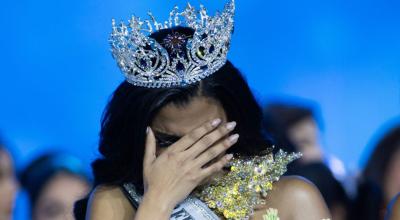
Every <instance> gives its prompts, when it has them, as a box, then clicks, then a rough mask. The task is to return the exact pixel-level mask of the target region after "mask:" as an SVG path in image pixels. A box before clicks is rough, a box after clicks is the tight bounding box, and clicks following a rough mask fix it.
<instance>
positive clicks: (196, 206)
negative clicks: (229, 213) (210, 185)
mask: <svg viewBox="0 0 400 220" xmlns="http://www.w3.org/2000/svg"><path fill="white" fill-rule="evenodd" d="M122 189H123V190H122V191H123V192H124V193H125V195H126V196H127V197H128V199H129V201H130V203H131V204H132V205H133V206H134V207H135V208H136V209H137V208H138V207H139V204H140V202H141V201H142V196H141V195H139V194H138V193H137V192H136V188H135V186H134V185H133V184H132V183H124V184H123V185H122ZM219 219H220V218H219V217H218V216H217V215H216V214H215V213H214V212H213V211H212V210H211V209H210V208H208V206H207V205H206V204H205V203H203V202H202V201H201V200H199V199H198V198H196V197H194V196H189V197H187V198H186V199H185V200H183V201H182V202H181V203H180V204H178V205H177V206H176V207H175V208H174V210H173V211H172V214H171V217H170V220H219Z"/></svg>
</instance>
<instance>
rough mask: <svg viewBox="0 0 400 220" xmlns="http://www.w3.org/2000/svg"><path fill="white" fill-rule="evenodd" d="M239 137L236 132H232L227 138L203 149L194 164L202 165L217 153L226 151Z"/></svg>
mask: <svg viewBox="0 0 400 220" xmlns="http://www.w3.org/2000/svg"><path fill="white" fill-rule="evenodd" d="M238 138H239V135H238V134H234V135H231V136H229V137H228V138H226V139H224V140H223V141H220V142H219V143H218V144H216V145H215V146H213V147H211V148H209V149H208V150H206V151H204V152H203V153H202V154H200V156H198V157H197V158H196V159H195V160H194V165H195V166H200V167H202V166H204V165H205V164H206V163H208V162H210V161H211V160H212V159H214V158H216V157H217V156H218V155H220V154H221V153H223V152H224V151H226V150H227V149H228V148H230V147H231V146H233V145H234V144H235V143H236V142H237V140H238Z"/></svg>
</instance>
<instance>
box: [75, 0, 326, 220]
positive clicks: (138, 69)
mask: <svg viewBox="0 0 400 220" xmlns="http://www.w3.org/2000/svg"><path fill="white" fill-rule="evenodd" d="M233 10H234V2H233V1H232V2H230V3H228V4H227V6H226V7H225V9H224V11H223V12H222V13H220V14H217V15H216V16H214V17H210V16H208V15H207V13H206V12H205V9H204V8H202V9H201V10H200V12H199V14H200V16H201V17H200V18H197V14H196V12H195V9H193V8H192V7H191V6H190V5H188V7H187V8H186V9H185V10H184V11H183V12H178V11H177V9H176V8H175V9H174V10H173V11H172V12H171V13H170V19H169V21H168V22H165V23H158V22H157V21H155V19H152V20H153V21H152V22H153V24H154V25H153V26H152V25H150V23H151V22H150V21H144V22H142V21H140V20H138V19H137V18H135V17H134V18H132V20H131V21H130V28H131V29H130V31H128V28H127V27H126V26H124V25H123V24H122V25H121V26H120V27H116V26H113V33H112V35H111V39H110V42H111V45H112V51H113V55H114V57H115V58H116V60H117V62H118V64H119V66H120V67H121V69H122V71H123V72H124V74H125V77H126V81H125V82H123V83H121V84H120V86H119V87H118V88H117V89H116V91H115V92H114V94H113V96H112V98H111V100H110V102H109V103H108V106H107V108H106V111H105V114H104V116H103V120H102V126H101V132H100V143H99V151H100V153H101V155H102V157H101V158H100V159H98V160H96V161H95V162H94V163H93V164H92V166H93V172H94V176H95V188H94V190H93V192H92V193H91V194H90V199H89V202H88V210H87V213H86V219H116V220H118V219H137V220H141V219H218V218H222V219H224V218H229V219H241V218H242V217H238V216H250V215H252V216H253V219H262V218H263V215H264V214H265V213H266V209H267V208H274V209H278V211H279V216H280V218H281V219H322V218H326V217H329V213H328V211H327V208H326V206H325V204H324V203H323V201H322V199H321V196H320V194H319V193H318V191H316V190H315V188H314V187H313V186H312V185H310V184H309V183H308V182H306V181H304V180H301V179H297V178H293V177H288V178H282V179H281V180H280V181H278V182H275V183H274V185H273V188H274V189H273V190H272V191H271V190H269V191H268V193H266V192H265V194H264V195H263V196H264V197H263V202H262V203H263V205H261V202H260V203H257V204H258V206H253V205H254V204H255V203H254V204H251V205H249V206H246V205H248V204H245V205H243V204H244V203H246V202H247V203H249V204H250V203H251V202H252V201H253V200H251V201H250V200H246V199H241V200H240V199H238V197H240V196H244V197H246V196H248V195H247V194H246V195H245V194H244V193H241V192H242V191H241V190H244V191H246V190H248V188H242V187H239V188H238V190H239V191H238V192H236V194H235V195H236V198H233V197H231V196H230V195H231V194H229V195H228V194H224V193H228V191H226V190H227V189H226V186H229V185H230V184H233V185H234V187H237V186H238V185H240V184H243V182H240V181H238V182H235V181H227V177H229V178H232V179H235V178H236V177H238V175H233V176H232V175H230V174H231V173H235V172H236V171H237V170H239V171H240V170H242V171H243V167H246V163H241V162H243V161H244V159H243V160H235V159H233V158H232V157H233V154H235V157H236V156H243V157H245V156H248V157H247V160H251V159H249V158H256V157H255V156H256V155H259V154H261V153H262V152H265V150H267V148H268V147H270V144H269V142H268V141H267V140H266V139H265V138H264V136H263V135H262V132H261V131H262V129H261V119H262V112H261V109H260V107H259V106H258V105H257V103H256V101H255V99H254V97H253V95H252V93H251V91H250V89H249V87H248V85H247V83H246V82H245V80H244V79H243V77H242V75H241V74H240V72H239V70H238V69H236V68H235V67H234V66H233V64H232V63H231V62H229V61H227V60H226V53H227V51H228V48H229V43H230V35H231V33H232V30H233ZM181 16H182V17H184V18H185V20H180V17H181ZM173 23H174V24H173ZM183 23H185V24H186V26H183ZM153 29H156V32H154V33H152V34H151V35H150V37H149V36H146V35H144V34H143V31H149V32H152V30H153ZM239 136H240V137H239ZM286 156H287V155H285V154H281V155H280V156H278V158H279V160H277V162H276V163H273V162H272V161H273V160H272V159H271V160H268V161H269V162H271V163H273V164H274V165H273V166H274V169H272V170H273V171H276V172H277V173H280V172H281V171H282V170H284V167H283V165H286V162H287V161H290V160H291V159H292V158H293V156H292V157H289V156H287V157H286ZM257 158H258V157H257ZM230 162H232V163H233V164H234V165H232V164H229V163H230ZM234 162H236V163H234ZM252 163H253V162H249V164H252ZM235 164H236V165H235ZM228 165H229V166H230V171H227V170H226V169H224V167H226V166H228ZM241 165H243V166H241ZM234 168H235V169H234ZM247 168H249V166H247ZM250 168H251V167H250ZM253 168H254V167H253ZM263 168H265V167H263ZM252 170H253V169H252ZM246 172H247V171H246ZM260 172H263V169H261V170H260ZM246 174H248V172H247V173H246ZM246 177H247V176H246V175H245V176H243V180H244V179H246ZM263 177H264V176H263ZM277 178H279V177H276V176H275V178H274V180H276V179H277ZM221 180H222V182H224V181H225V182H224V184H221V185H219V187H221V188H218V187H215V186H218V183H221ZM272 182H274V181H270V180H268V181H266V182H265V183H268V184H267V186H264V187H270V185H269V183H271V184H272ZM246 183H247V182H246ZM235 184H237V185H235ZM249 184H253V183H252V182H250V183H249ZM248 187H249V188H251V189H253V187H251V186H250V185H249V186H248ZM201 188H202V189H203V190H201ZM218 189H221V190H218ZM254 189H256V190H257V189H260V190H261V188H257V187H255V188H254ZM232 190H235V188H232ZM195 191H200V193H199V194H198V195H199V197H201V198H202V201H200V200H199V199H198V198H197V197H196V196H193V195H194V194H195ZM246 192H247V191H246ZM260 192H261V191H260ZM208 193H209V194H208ZM250 194H251V195H256V193H255V192H252V193H249V195H250ZM223 195H226V197H224V196H223ZM213 196H222V198H221V200H222V201H221V200H214V197H213ZM250 197H251V199H254V201H259V200H258V199H259V198H258V197H257V198H256V197H252V196H250ZM246 198H248V197H246ZM230 199H233V200H234V201H233V200H232V201H233V203H231V204H233V205H235V204H236V205H237V204H239V203H240V204H241V205H243V206H237V209H236V210H239V211H241V212H240V213H236V212H235V210H234V209H227V207H228V206H224V205H227V204H229V202H232V201H231V200H230ZM78 204H80V205H82V204H83V203H78ZM221 207H225V208H226V209H224V208H222V209H221ZM232 207H233V208H235V207H236V206H231V207H230V208H232ZM79 209H80V208H79V206H78V207H77V210H79ZM211 210H212V211H211ZM257 210H259V211H257ZM242 211H243V212H242ZM253 211H255V212H254V213H252V212H253ZM232 212H233V213H232ZM270 214H271V215H274V214H276V212H270Z"/></svg>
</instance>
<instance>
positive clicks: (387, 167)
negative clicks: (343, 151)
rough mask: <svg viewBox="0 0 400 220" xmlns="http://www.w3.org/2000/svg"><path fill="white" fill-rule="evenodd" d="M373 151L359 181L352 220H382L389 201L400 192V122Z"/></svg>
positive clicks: (381, 139) (385, 134)
mask: <svg viewBox="0 0 400 220" xmlns="http://www.w3.org/2000/svg"><path fill="white" fill-rule="evenodd" d="M373 149H374V150H373V152H372V154H371V156H370V157H369V159H368V161H367V164H366V166H365V168H364V170H363V172H362V174H361V176H360V178H359V184H358V190H357V197H356V198H355V200H354V203H353V207H352V219H363V220H364V219H365V220H369V219H371V220H376V219H384V218H383V217H384V215H385V212H386V208H387V206H388V204H389V202H390V201H391V199H393V198H394V197H395V196H396V195H397V194H398V193H399V192H400V123H397V124H396V125H394V126H392V128H391V129H389V130H388V131H387V132H386V133H384V135H383V136H382V138H380V139H379V141H378V142H377V144H376V145H375V147H374V148H373Z"/></svg>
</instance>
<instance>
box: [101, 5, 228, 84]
mask: <svg viewBox="0 0 400 220" xmlns="http://www.w3.org/2000/svg"><path fill="white" fill-rule="evenodd" d="M234 11H235V2H234V0H230V1H229V2H228V3H227V4H226V5H225V8H224V10H223V11H222V13H219V12H217V13H216V14H215V15H214V16H209V15H208V14H207V11H206V9H205V8H204V6H202V5H200V10H198V11H197V10H196V9H195V8H193V7H192V6H191V5H190V4H188V5H187V7H186V8H185V10H183V11H181V12H179V11H178V7H177V6H175V7H174V9H173V10H172V11H171V12H170V13H169V18H168V20H167V21H165V22H164V23H159V22H157V21H156V19H155V18H154V16H153V15H152V14H151V13H150V12H149V16H150V19H149V20H141V19H140V18H139V17H135V16H132V18H131V19H130V21H129V25H125V24H124V23H123V22H121V24H120V25H116V24H115V20H114V19H113V20H112V33H111V36H110V39H109V41H110V44H111V52H112V55H113V57H114V59H115V60H116V61H117V63H118V66H119V67H120V69H121V70H122V72H123V73H124V75H125V78H126V80H127V81H128V82H129V83H131V84H133V85H136V86H143V87H148V88H166V87H171V86H178V85H185V84H192V83H195V82H198V81H200V80H201V79H204V78H205V77H207V76H209V75H211V74H213V73H214V72H216V71H217V70H218V69H220V68H221V67H222V66H223V65H224V64H225V63H226V60H227V53H228V50H229V45H230V40H231V34H232V32H233V23H234V20H233V17H234ZM179 26H182V27H189V28H192V29H193V30H194V34H193V36H190V37H189V36H186V35H184V34H181V33H178V32H174V31H173V29H171V28H174V27H179ZM163 29H171V30H172V33H171V34H168V35H167V36H166V37H165V38H164V40H163V42H161V43H159V42H157V41H156V40H155V39H153V38H151V37H149V35H151V34H152V33H153V31H154V30H155V31H160V30H163Z"/></svg>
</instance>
